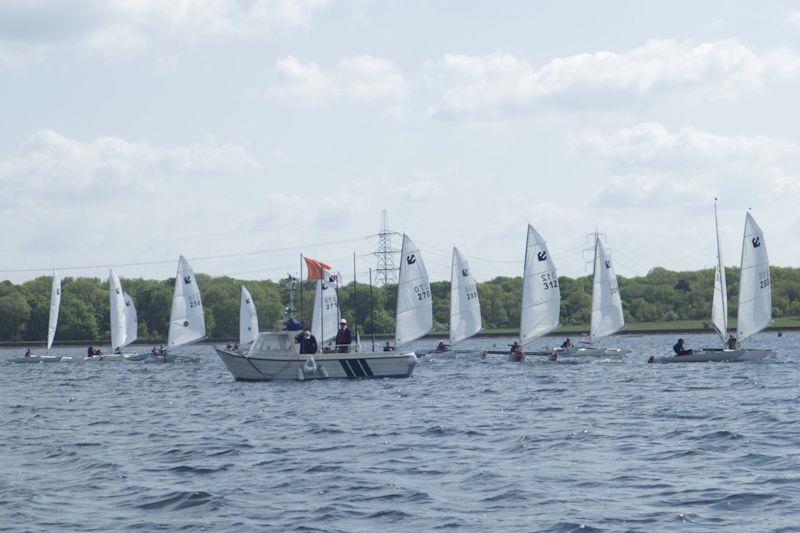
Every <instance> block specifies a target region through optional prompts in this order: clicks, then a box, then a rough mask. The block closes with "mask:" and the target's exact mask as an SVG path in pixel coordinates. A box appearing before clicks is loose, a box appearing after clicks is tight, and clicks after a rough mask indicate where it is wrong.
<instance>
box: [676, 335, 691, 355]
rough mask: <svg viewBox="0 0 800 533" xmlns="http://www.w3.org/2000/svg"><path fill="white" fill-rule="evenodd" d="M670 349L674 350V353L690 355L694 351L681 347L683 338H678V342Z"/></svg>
mask: <svg viewBox="0 0 800 533" xmlns="http://www.w3.org/2000/svg"><path fill="white" fill-rule="evenodd" d="M672 350H673V351H674V352H675V355H692V354H693V353H694V351H693V350H687V349H686V348H684V347H683V339H678V342H676V343H675V346H673V347H672Z"/></svg>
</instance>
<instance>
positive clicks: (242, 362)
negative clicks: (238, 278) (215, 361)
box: [215, 348, 417, 381]
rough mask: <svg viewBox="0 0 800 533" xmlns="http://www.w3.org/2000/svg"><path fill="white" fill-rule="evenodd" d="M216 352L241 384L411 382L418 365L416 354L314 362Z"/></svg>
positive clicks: (322, 357) (324, 357)
mask: <svg viewBox="0 0 800 533" xmlns="http://www.w3.org/2000/svg"><path fill="white" fill-rule="evenodd" d="M215 349H216V351H217V355H219V357H220V359H222V362H223V363H225V366H226V367H227V369H228V371H229V372H230V373H231V374H233V377H234V378H235V379H236V380H237V381H271V380H276V379H286V380H298V381H305V380H310V379H327V378H340V379H373V378H407V377H410V376H411V374H412V373H413V372H414V367H415V366H416V364H417V357H416V355H414V353H413V352H411V353H402V354H401V353H393V352H360V353H346V354H343V353H324V354H322V353H319V354H314V357H313V359H311V358H310V357H309V356H307V355H299V354H297V353H296V352H292V351H287V352H283V353H281V352H271V353H262V354H259V353H250V354H247V355H245V354H241V353H239V352H234V351H232V350H227V349H224V348H215ZM312 361H313V362H312Z"/></svg>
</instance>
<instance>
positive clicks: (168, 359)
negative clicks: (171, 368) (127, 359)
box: [144, 354, 178, 363]
mask: <svg viewBox="0 0 800 533" xmlns="http://www.w3.org/2000/svg"><path fill="white" fill-rule="evenodd" d="M177 358H178V356H177V355H175V354H164V355H150V354H148V355H147V357H146V358H145V359H144V362H145V363H174V362H175V360H176V359H177Z"/></svg>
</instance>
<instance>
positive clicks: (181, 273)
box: [167, 256, 206, 348]
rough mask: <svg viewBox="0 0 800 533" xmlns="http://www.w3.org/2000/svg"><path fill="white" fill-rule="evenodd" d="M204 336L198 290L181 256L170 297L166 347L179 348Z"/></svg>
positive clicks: (201, 305)
mask: <svg viewBox="0 0 800 533" xmlns="http://www.w3.org/2000/svg"><path fill="white" fill-rule="evenodd" d="M205 335H206V324H205V317H204V315H203V302H202V300H201V299H200V289H199V288H198V287H197V280H196V279H195V276H194V272H193V271H192V267H191V266H189V262H188V261H186V259H185V258H184V257H183V256H181V257H180V259H179V260H178V272H177V274H176V276H175V291H174V292H173V295H172V311H171V312H170V321H169V335H168V340H167V345H168V346H169V347H171V348H173V347H176V346H181V345H183V344H188V343H190V342H194V341H196V340H199V339H202V338H203V337H205Z"/></svg>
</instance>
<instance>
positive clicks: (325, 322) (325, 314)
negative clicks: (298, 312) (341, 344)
mask: <svg viewBox="0 0 800 533" xmlns="http://www.w3.org/2000/svg"><path fill="white" fill-rule="evenodd" d="M338 286H339V274H338V273H337V272H334V271H333V270H325V269H323V271H322V277H321V278H320V279H318V280H317V286H316V288H315V291H314V310H313V311H312V313H311V334H312V335H314V338H316V339H317V342H318V343H319V345H320V347H322V345H323V344H325V343H326V342H328V341H330V340H332V339H335V338H336V334H337V333H338V332H339V320H341V318H342V315H341V311H340V310H339V294H338Z"/></svg>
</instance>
